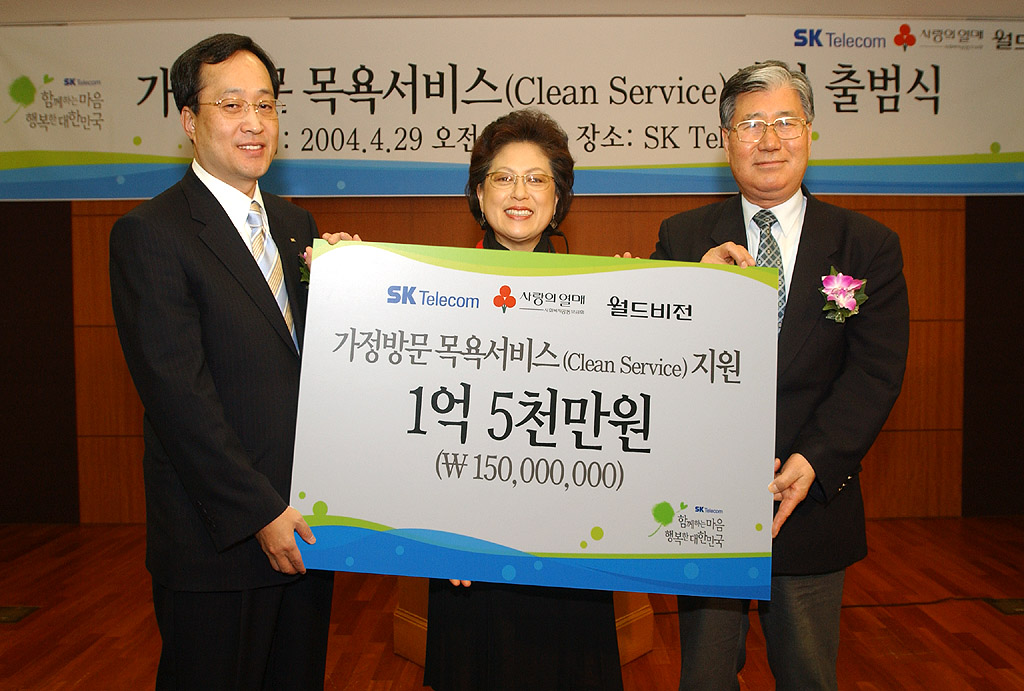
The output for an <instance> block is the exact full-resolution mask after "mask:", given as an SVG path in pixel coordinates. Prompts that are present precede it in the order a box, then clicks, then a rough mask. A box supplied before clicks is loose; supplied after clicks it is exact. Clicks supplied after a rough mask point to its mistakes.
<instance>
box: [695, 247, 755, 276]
mask: <svg viewBox="0 0 1024 691" xmlns="http://www.w3.org/2000/svg"><path fill="white" fill-rule="evenodd" d="M700 263H701V264H732V265H733V266H739V267H741V268H744V269H745V268H747V267H748V266H755V265H756V264H757V262H755V261H754V258H753V257H751V256H750V252H748V251H747V248H746V247H744V246H743V245H737V244H736V243H735V242H727V243H725V244H724V245H719V246H718V247H712V248H711V249H709V250H708V251H707V252H705V253H704V256H703V257H701V258H700Z"/></svg>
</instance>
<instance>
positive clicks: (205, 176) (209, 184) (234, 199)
mask: <svg viewBox="0 0 1024 691" xmlns="http://www.w3.org/2000/svg"><path fill="white" fill-rule="evenodd" d="M192 172H194V173H195V174H196V177H197V178H199V180H200V182H202V183H203V184H204V185H206V188H207V189H208V190H210V194H212V195H213V196H214V197H215V198H216V199H217V202H218V203H219V204H220V205H221V207H222V208H223V209H224V213H226V214H227V215H228V218H229V219H231V222H232V223H233V224H234V225H235V228H237V229H239V230H244V229H247V227H248V226H247V225H246V219H247V218H248V216H249V206H250V205H251V204H252V203H253V201H256V202H259V205H260V208H261V209H263V223H264V224H265V225H266V226H267V227H270V224H269V222H268V221H267V207H266V206H264V205H263V195H262V194H260V183H259V181H257V182H256V190H255V192H254V193H253V196H252V199H250V198H249V195H247V194H244V193H242V192H239V191H238V190H237V189H235V188H234V187H232V186H231V185H229V184H228V183H226V182H224V181H223V180H220V179H218V178H216V177H214V176H213V175H211V174H210V173H208V172H207V171H206V170H205V169H204V168H203V167H202V166H201V165H199V161H197V160H195V159H193V160H192Z"/></svg>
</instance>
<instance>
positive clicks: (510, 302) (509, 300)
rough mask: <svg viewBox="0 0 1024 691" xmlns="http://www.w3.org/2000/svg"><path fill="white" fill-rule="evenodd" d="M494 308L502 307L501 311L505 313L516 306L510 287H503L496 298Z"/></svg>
mask: <svg viewBox="0 0 1024 691" xmlns="http://www.w3.org/2000/svg"><path fill="white" fill-rule="evenodd" d="M494 306H495V307H500V308H501V311H502V312H504V311H505V310H506V309H509V308H511V307H515V306H516V299H515V297H513V295H512V289H511V288H509V287H508V286H502V287H501V290H499V291H498V294H497V295H495V296H494Z"/></svg>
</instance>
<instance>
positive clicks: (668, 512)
mask: <svg viewBox="0 0 1024 691" xmlns="http://www.w3.org/2000/svg"><path fill="white" fill-rule="evenodd" d="M651 515H652V516H654V520H656V521H657V522H658V527H657V528H655V529H654V533H656V532H658V530H659V529H661V528H665V527H668V525H669V524H670V523H672V519H673V518H675V517H676V510H675V509H674V508H672V505H671V504H669V503H668V502H667V501H663V502H661V503H660V504H655V505H654V507H653V508H652V509H651ZM654 533H651V534H650V535H648V536H647V537H654Z"/></svg>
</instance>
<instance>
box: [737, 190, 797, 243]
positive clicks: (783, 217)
mask: <svg viewBox="0 0 1024 691" xmlns="http://www.w3.org/2000/svg"><path fill="white" fill-rule="evenodd" d="M740 204H741V205H742V206H743V227H745V228H749V227H750V222H751V221H753V220H754V214H756V213H757V212H758V211H760V210H761V207H759V206H757V205H756V204H751V203H750V202H748V201H747V198H746V197H744V196H743V195H742V194H741V195H740ZM803 208H804V191H803V189H798V190H797V191H796V192H795V193H794V194H793V196H792V197H790V198H789V199H787V200H786V201H784V202H782V203H781V204H779V205H778V206H773V207H771V208H770V209H768V211H771V212H772V213H773V214H775V218H777V219H778V221H779V226H781V228H782V234H783V235H786V234H788V233H790V232H792V231H793V229H794V228H796V227H797V225H798V224H799V222H800V214H801V212H802V211H803Z"/></svg>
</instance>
